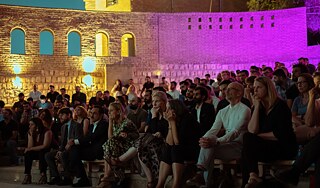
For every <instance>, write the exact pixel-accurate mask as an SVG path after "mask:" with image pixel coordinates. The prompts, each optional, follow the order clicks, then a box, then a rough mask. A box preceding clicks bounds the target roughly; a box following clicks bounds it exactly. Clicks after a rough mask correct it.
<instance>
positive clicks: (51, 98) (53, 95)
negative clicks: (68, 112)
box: [47, 85, 59, 104]
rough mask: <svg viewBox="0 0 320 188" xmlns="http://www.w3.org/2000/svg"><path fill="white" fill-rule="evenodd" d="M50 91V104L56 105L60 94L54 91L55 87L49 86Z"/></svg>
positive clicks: (48, 96) (48, 97) (48, 94)
mask: <svg viewBox="0 0 320 188" xmlns="http://www.w3.org/2000/svg"><path fill="white" fill-rule="evenodd" d="M49 90H50V91H49V93H47V99H50V102H51V103H52V104H54V102H55V101H56V98H57V96H58V95H59V93H58V92H56V91H55V90H54V86H53V85H50V86H49Z"/></svg>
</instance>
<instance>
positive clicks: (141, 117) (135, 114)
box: [127, 94, 148, 133]
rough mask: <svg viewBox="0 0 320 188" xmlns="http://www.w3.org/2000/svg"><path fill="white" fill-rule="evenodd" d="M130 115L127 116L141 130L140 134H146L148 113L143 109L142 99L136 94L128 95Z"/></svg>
mask: <svg viewBox="0 0 320 188" xmlns="http://www.w3.org/2000/svg"><path fill="white" fill-rule="evenodd" d="M128 99H129V100H128V103H129V105H128V106H129V108H130V110H129V113H128V115H127V117H128V119H130V120H131V121H132V122H133V123H134V124H135V125H136V127H137V129H138V130H139V133H144V132H145V126H146V121H147V116H148V112H147V111H145V110H144V109H142V108H141V99H140V98H139V97H138V96H137V95H135V94H129V95H128Z"/></svg>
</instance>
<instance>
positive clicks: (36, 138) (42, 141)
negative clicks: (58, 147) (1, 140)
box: [22, 118, 52, 184]
mask: <svg viewBox="0 0 320 188" xmlns="http://www.w3.org/2000/svg"><path fill="white" fill-rule="evenodd" d="M29 123H30V125H29V131H28V146H27V148H26V149H25V151H24V153H25V155H24V161H25V162H24V166H25V168H24V174H25V177H24V180H23V182H22V184H30V183H31V179H32V178H31V168H32V161H33V160H39V168H40V175H41V177H40V179H39V181H38V184H46V183H47V175H46V170H47V162H46V160H45V158H44V155H45V154H46V153H47V152H49V151H50V149H51V148H50V145H51V141H52V132H51V130H50V129H48V128H46V127H45V126H44V125H43V123H42V121H41V119H40V118H32V119H31V120H30V122H29Z"/></svg>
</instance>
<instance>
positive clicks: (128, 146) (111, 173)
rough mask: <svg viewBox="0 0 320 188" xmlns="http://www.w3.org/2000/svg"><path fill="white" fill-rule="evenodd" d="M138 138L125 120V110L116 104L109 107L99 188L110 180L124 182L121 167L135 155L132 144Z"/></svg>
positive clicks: (132, 126)
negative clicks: (102, 174) (103, 165)
mask: <svg viewBox="0 0 320 188" xmlns="http://www.w3.org/2000/svg"><path fill="white" fill-rule="evenodd" d="M138 138H139V132H138V129H137V128H136V126H135V125H134V124H133V123H132V121H130V120H129V119H127V118H126V116H125V109H124V108H123V107H122V105H121V104H120V103H118V102H114V103H111V104H110V105H109V128H108V140H107V142H106V143H105V144H103V149H104V159H105V160H106V161H107V162H106V163H105V164H106V166H105V172H104V177H103V178H102V179H101V184H99V187H104V186H106V185H105V184H106V183H107V182H110V179H114V178H115V179H116V180H115V181H119V182H121V181H123V180H124V178H125V177H124V170H125V169H124V168H123V166H122V167H121V165H123V164H124V163H125V162H126V161H128V160H130V159H132V158H133V157H134V156H136V154H137V152H138V151H137V149H136V148H135V147H133V146H134V142H135V140H136V139H138Z"/></svg>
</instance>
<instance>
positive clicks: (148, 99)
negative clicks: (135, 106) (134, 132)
mask: <svg viewBox="0 0 320 188" xmlns="http://www.w3.org/2000/svg"><path fill="white" fill-rule="evenodd" d="M143 98H144V99H143V100H144V104H143V106H142V109H144V110H145V111H147V112H148V117H147V122H146V123H147V125H150V121H151V117H152V115H151V109H152V107H153V106H152V90H146V92H145V93H144V97H143Z"/></svg>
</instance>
